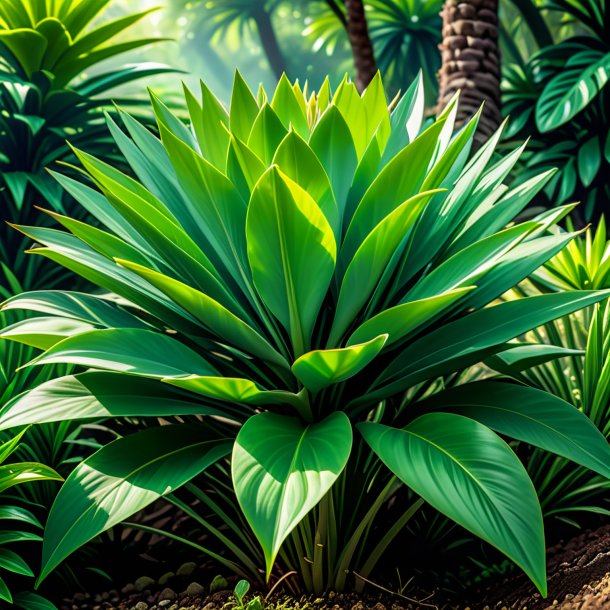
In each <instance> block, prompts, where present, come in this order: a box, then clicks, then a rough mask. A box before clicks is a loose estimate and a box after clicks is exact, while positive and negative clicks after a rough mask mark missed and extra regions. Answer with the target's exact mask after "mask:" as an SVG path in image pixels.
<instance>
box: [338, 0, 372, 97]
mask: <svg viewBox="0 0 610 610" xmlns="http://www.w3.org/2000/svg"><path fill="white" fill-rule="evenodd" d="M345 8H346V12H347V24H346V28H347V35H348V37H349V41H350V44H351V46H352V54H353V56H354V66H355V68H356V87H357V89H358V91H360V92H362V91H364V90H365V89H366V87H367V85H368V84H369V83H370V82H371V81H372V80H373V77H374V76H375V73H376V72H377V64H376V62H375V54H374V52H373V44H372V42H371V39H370V37H369V28H368V25H367V23H366V15H365V13H364V4H363V2H362V0H346V1H345Z"/></svg>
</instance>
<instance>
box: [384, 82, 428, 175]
mask: <svg viewBox="0 0 610 610" xmlns="http://www.w3.org/2000/svg"><path fill="white" fill-rule="evenodd" d="M424 110H425V98H424V81H423V77H422V72H421V70H420V72H419V74H418V75H417V79H416V80H414V81H413V83H412V84H411V85H410V86H409V88H408V89H407V90H406V92H405V94H404V95H403V96H402V97H401V98H400V101H399V102H398V104H397V105H396V108H394V110H393V111H392V115H391V117H390V125H391V128H392V131H391V133H390V138H389V139H388V142H387V144H386V147H385V150H384V151H383V156H382V158H381V164H382V165H386V164H387V163H388V161H389V160H390V159H392V158H393V157H394V156H396V155H397V154H398V152H399V151H401V150H402V149H403V148H404V147H405V146H406V145H407V144H408V143H409V142H412V141H413V140H415V138H416V137H417V135H418V134H419V132H420V130H421V126H422V123H423V119H424Z"/></svg>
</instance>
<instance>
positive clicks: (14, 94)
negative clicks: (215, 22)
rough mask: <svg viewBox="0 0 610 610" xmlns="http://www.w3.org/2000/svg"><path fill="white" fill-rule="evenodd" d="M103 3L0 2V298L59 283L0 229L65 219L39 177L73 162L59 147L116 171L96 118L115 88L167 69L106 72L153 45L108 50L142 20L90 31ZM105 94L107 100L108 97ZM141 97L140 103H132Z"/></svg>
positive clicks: (61, 201)
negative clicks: (43, 210) (48, 212)
mask: <svg viewBox="0 0 610 610" xmlns="http://www.w3.org/2000/svg"><path fill="white" fill-rule="evenodd" d="M109 1H110V0H77V1H74V0H59V1H57V2H37V1H35V0H5V1H3V2H2V4H0V105H1V108H2V113H1V114H0V136H1V137H0V216H1V218H2V221H3V222H2V226H1V227H0V294H1V295H2V296H3V297H4V298H6V297H7V296H9V295H10V294H14V293H16V292H19V291H20V290H27V289H36V288H37V287H40V286H44V287H46V288H50V287H52V286H54V285H56V284H58V283H60V282H61V280H62V277H61V275H58V274H57V272H56V270H55V269H53V268H52V267H51V266H49V265H46V264H44V262H42V259H41V258H40V257H30V256H26V255H25V253H24V251H25V250H26V249H27V244H28V241H27V240H24V239H23V238H22V237H20V236H18V234H17V233H16V232H15V231H13V230H12V229H9V228H8V227H7V225H6V224H5V222H4V221H9V222H13V223H22V222H24V223H26V224H31V223H32V222H34V220H35V221H36V222H39V219H40V214H39V213H38V211H37V210H36V209H35V206H36V205H42V206H43V207H47V208H52V209H54V210H56V211H59V212H65V211H66V206H67V205H69V199H68V198H66V197H65V195H63V194H62V192H61V189H60V188H59V186H58V185H57V184H56V183H55V181H54V180H52V179H51V178H50V176H49V175H48V174H47V173H46V169H47V168H48V167H49V166H51V165H52V164H55V163H57V162H58V161H62V162H72V160H73V155H72V153H71V151H70V148H69V147H68V146H67V144H66V140H67V139H69V140H70V142H71V144H72V145H77V146H82V147H84V148H85V149H87V150H89V151H91V152H92V153H95V154H99V155H101V156H102V157H103V158H105V159H107V160H109V161H110V160H112V161H114V162H117V163H120V160H119V159H120V158H119V157H117V155H116V149H115V147H114V146H113V145H112V143H111V140H110V138H109V137H108V134H107V131H106V128H105V124H104V116H103V110H104V109H110V108H111V106H112V102H111V99H112V100H113V101H115V102H117V103H120V104H122V105H127V106H134V105H136V106H137V105H138V104H139V103H140V102H139V100H137V99H133V98H130V97H128V98H124V97H121V94H120V92H117V87H120V86H122V85H125V84H128V83H130V82H133V81H135V80H137V79H140V78H143V77H147V78H148V77H151V76H153V75H156V74H162V73H166V72H168V71H170V68H169V67H168V66H165V65H163V64H157V63H139V64H138V63H135V64H123V65H121V66H120V67H118V66H117V65H116V63H114V64H113V65H110V66H108V65H106V67H105V69H104V63H103V62H105V61H107V60H115V62H116V61H117V59H118V57H119V56H120V57H121V60H120V61H121V62H122V61H123V53H125V52H127V51H130V50H132V49H137V48H141V47H143V46H147V45H150V44H153V43H156V42H157V41H158V39H157V37H152V38H151V37H146V38H136V39H132V40H127V41H119V42H113V39H114V38H115V37H116V36H118V35H119V34H121V33H124V32H125V31H126V30H128V29H129V28H130V27H131V26H132V25H133V24H135V23H137V22H138V21H139V20H140V19H142V18H143V17H145V16H146V15H147V14H148V11H140V12H138V13H134V14H129V15H126V16H123V17H120V18H118V19H115V20H112V21H104V22H103V23H102V24H100V25H98V26H91V22H92V21H94V20H95V19H96V18H97V19H99V18H100V15H101V14H102V13H103V11H104V9H105V8H106V6H107V5H108V3H109ZM110 92H112V93H113V95H112V98H111V93H110ZM140 97H141V96H140Z"/></svg>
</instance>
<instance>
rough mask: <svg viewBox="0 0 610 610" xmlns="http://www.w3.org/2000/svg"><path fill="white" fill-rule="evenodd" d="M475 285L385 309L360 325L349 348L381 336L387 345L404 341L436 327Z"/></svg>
mask: <svg viewBox="0 0 610 610" xmlns="http://www.w3.org/2000/svg"><path fill="white" fill-rule="evenodd" d="M473 288H474V287H473V286H466V287H464V288H456V289H455V290H449V291H448V292H445V293H443V294H439V295H437V296H433V297H428V298H427V299H421V300H420V301H408V302H406V303H402V304H401V305H396V306H394V307H390V308H389V309H385V310H383V311H381V312H380V313H378V314H377V315H375V316H373V317H372V318H370V319H368V320H367V321H366V322H364V323H363V324H361V325H360V326H359V327H358V328H357V329H356V330H355V331H354V332H353V333H352V335H351V336H350V338H349V339H348V341H347V345H354V344H357V343H363V342H364V341H370V340H371V338H372V337H376V336H378V335H379V334H380V333H382V332H383V333H387V334H388V341H387V345H388V346H389V345H391V344H392V343H396V342H397V341H400V340H403V339H405V338H406V337H408V336H409V335H410V334H412V333H413V332H415V331H421V330H423V329H424V328H426V327H427V326H429V325H431V324H433V323H434V322H435V321H436V320H438V317H439V315H440V314H441V313H443V312H445V311H446V310H447V309H448V308H449V307H451V306H452V305H453V304H455V303H456V302H458V301H459V300H460V299H461V298H462V297H464V296H465V295H466V294H468V293H469V292H470V291H471V290H473Z"/></svg>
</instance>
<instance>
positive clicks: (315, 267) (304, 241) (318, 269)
mask: <svg viewBox="0 0 610 610" xmlns="http://www.w3.org/2000/svg"><path fill="white" fill-rule="evenodd" d="M246 238H247V242H248V259H249V260H250V267H251V269H252V277H253V280H254V284H255V286H256V288H257V290H258V292H259V294H260V295H261V297H262V299H263V301H264V302H265V304H266V305H267V307H269V309H270V310H271V312H272V313H273V314H274V315H275V316H276V317H277V318H278V319H279V320H280V322H281V323H282V325H283V326H284V327H285V328H286V329H287V330H288V331H289V333H290V337H291V339H292V344H293V348H294V352H295V356H297V357H298V356H300V355H301V354H303V353H304V352H306V351H307V350H308V346H309V343H310V338H311V333H312V329H313V325H314V323H315V321H316V318H317V316H318V313H319V310H320V306H321V304H322V301H323V299H324V296H325V295H326V291H327V289H328V286H329V284H330V280H331V278H332V274H333V271H334V266H335V259H336V243H335V238H334V235H333V232H332V228H331V227H330V225H329V224H328V221H327V220H326V217H325V216H324V214H322V211H321V210H320V208H319V206H318V204H317V203H316V202H315V201H314V200H313V199H312V198H311V197H310V196H309V195H308V194H307V192H306V191H304V190H303V189H302V188H301V187H300V186H299V185H298V184H296V183H295V182H293V181H292V180H290V178H288V177H287V176H285V175H283V174H282V172H281V171H280V170H279V169H278V168H277V167H275V166H274V167H272V168H270V169H269V170H268V171H267V172H266V173H265V174H264V175H263V177H262V178H261V179H260V180H259V182H258V184H257V185H256V188H255V190H254V193H253V194H252V199H251V201H250V206H249V208H248V217H247V221H246Z"/></svg>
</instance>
